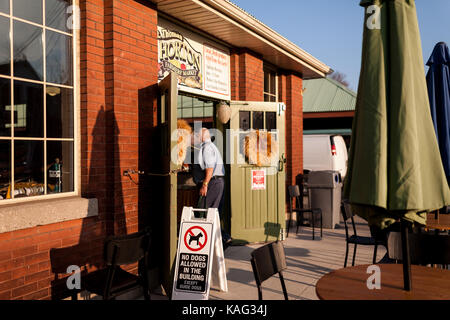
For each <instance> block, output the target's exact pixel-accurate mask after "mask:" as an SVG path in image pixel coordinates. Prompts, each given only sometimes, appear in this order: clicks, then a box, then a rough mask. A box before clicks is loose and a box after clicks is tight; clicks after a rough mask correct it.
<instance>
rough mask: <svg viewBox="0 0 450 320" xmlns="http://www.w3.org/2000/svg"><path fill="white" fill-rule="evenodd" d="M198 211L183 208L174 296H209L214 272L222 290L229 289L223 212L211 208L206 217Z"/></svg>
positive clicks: (177, 297) (184, 297)
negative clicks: (223, 234)
mask: <svg viewBox="0 0 450 320" xmlns="http://www.w3.org/2000/svg"><path fill="white" fill-rule="evenodd" d="M195 211H196V210H194V209H193V208H190V207H185V208H183V213H182V217H181V225H180V233H179V234H180V237H179V241H178V252H177V260H176V268H175V278H174V284H173V290H172V299H173V300H207V299H208V296H209V289H210V286H211V284H210V283H211V277H212V275H213V277H214V278H215V281H216V282H218V284H219V287H220V290H222V291H227V290H228V288H227V285H226V269H225V259H224V257H223V247H222V236H221V232H220V220H219V213H218V211H217V209H209V210H208V211H207V216H206V218H205V219H202V218H195V216H194V212H195ZM202 211H204V210H202ZM213 269H214V271H215V272H212V271H213Z"/></svg>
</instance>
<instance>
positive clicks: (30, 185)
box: [14, 140, 45, 198]
mask: <svg viewBox="0 0 450 320" xmlns="http://www.w3.org/2000/svg"><path fill="white" fill-rule="evenodd" d="M14 164H15V165H14V198H21V197H31V196H36V195H41V194H44V190H45V186H44V143H43V142H42V141H18V140H15V141H14Z"/></svg>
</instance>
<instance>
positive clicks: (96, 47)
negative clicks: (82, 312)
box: [0, 0, 157, 299]
mask: <svg viewBox="0 0 450 320" xmlns="http://www.w3.org/2000/svg"><path fill="white" fill-rule="evenodd" d="M80 9H81V30H80V95H81V96H80V99H81V104H80V124H81V155H80V158H81V192H82V195H83V196H84V197H95V198H97V199H98V204H99V215H98V217H92V218H86V219H79V220H73V221H68V222H62V223H55V224H50V225H45V226H39V227H35V228H28V229H24V230H18V231H14V232H8V233H2V234H0V299H51V298H60V297H63V296H64V294H65V293H67V290H66V288H65V279H64V277H65V276H67V275H65V274H64V273H65V270H66V268H67V266H69V265H71V264H76V265H79V266H82V265H84V264H86V265H87V266H88V267H89V268H88V269H89V270H95V269H96V268H98V267H100V266H101V265H102V249H103V242H104V239H105V236H106V235H108V234H122V233H131V232H135V231H137V230H138V225H140V224H141V223H142V222H141V221H139V217H138V212H139V205H138V203H139V200H140V199H139V187H138V181H139V179H138V177H137V176H133V179H134V181H135V182H132V181H131V180H130V179H129V178H128V177H123V175H122V172H123V170H125V169H135V170H137V169H138V168H139V152H140V144H142V141H141V140H140V139H139V133H140V130H142V128H140V124H141V123H142V117H143V114H144V117H146V118H147V120H151V119H152V118H153V115H145V113H153V112H154V110H155V96H154V95H153V96H152V92H150V94H149V93H148V90H144V89H145V88H147V87H149V86H154V85H155V84H156V82H157V72H156V70H157V40H156V36H157V35H156V30H157V28H156V23H157V13H156V10H155V9H154V8H152V7H151V4H149V3H146V2H145V3H144V2H137V1H133V0H114V1H113V0H105V1H102V0H85V1H83V0H82V1H80ZM142 91H145V92H146V93H144V94H143V93H142ZM143 100H144V101H143ZM140 108H141V109H142V108H145V110H141V109H140ZM150 125H151V123H150Z"/></svg>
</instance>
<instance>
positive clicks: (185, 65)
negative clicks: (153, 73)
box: [158, 18, 231, 100]
mask: <svg viewBox="0 0 450 320" xmlns="http://www.w3.org/2000/svg"><path fill="white" fill-rule="evenodd" d="M170 71H173V72H174V73H176V74H177V75H178V86H179V88H178V89H179V90H180V91H184V92H189V93H194V94H199V95H202V96H209V97H213V98H217V99H221V100H230V98H231V95H230V91H231V90H230V83H231V82H230V54H229V49H228V48H226V47H224V46H222V45H219V44H218V43H215V42H214V41H211V40H209V39H206V38H205V37H203V36H201V35H199V34H197V33H195V32H193V31H190V30H187V29H185V28H182V27H180V26H179V25H176V24H174V23H172V22H170V21H167V20H164V19H161V18H159V19H158V81H161V80H162V79H164V77H166V76H167V75H168V74H169V72H170Z"/></svg>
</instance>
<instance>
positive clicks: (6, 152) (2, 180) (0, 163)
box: [0, 140, 11, 200]
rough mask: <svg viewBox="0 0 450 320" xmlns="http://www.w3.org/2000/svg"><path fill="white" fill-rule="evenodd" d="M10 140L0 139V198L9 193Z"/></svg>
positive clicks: (7, 195) (6, 196)
mask: <svg viewBox="0 0 450 320" xmlns="http://www.w3.org/2000/svg"><path fill="white" fill-rule="evenodd" d="M10 183H11V142H10V141H7V140H0V200H4V199H8V197H10V194H11V190H10Z"/></svg>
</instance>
